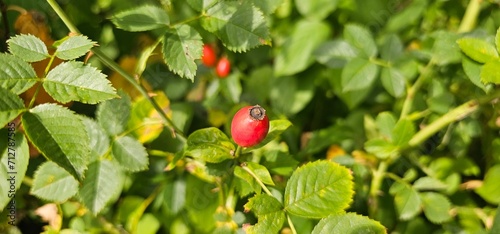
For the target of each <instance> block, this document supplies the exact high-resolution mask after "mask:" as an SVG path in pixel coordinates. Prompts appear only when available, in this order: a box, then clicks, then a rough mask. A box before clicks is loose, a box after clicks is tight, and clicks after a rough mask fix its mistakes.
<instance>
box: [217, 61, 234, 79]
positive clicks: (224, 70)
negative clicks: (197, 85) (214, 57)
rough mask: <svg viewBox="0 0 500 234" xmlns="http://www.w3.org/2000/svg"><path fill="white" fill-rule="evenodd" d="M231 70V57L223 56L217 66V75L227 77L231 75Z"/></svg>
mask: <svg viewBox="0 0 500 234" xmlns="http://www.w3.org/2000/svg"><path fill="white" fill-rule="evenodd" d="M230 71H231V62H229V59H227V57H222V58H221V59H220V60H219V62H218V63H217V67H215V72H216V73H217V76H219V77H220V78H226V76H227V75H229V72H230Z"/></svg>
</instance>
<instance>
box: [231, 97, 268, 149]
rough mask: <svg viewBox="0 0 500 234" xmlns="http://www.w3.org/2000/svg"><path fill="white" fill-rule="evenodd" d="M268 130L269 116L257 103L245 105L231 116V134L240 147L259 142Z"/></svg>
mask: <svg viewBox="0 0 500 234" xmlns="http://www.w3.org/2000/svg"><path fill="white" fill-rule="evenodd" d="M268 131H269V118H268V117H267V115H266V110H265V109H264V108H262V107H260V106H259V105H255V106H245V107H243V108H241V109H240V110H239V111H238V112H236V114H235V115H234V117H233V121H232V122H231V135H232V137H233V140H234V142H236V144H238V145H239V146H242V147H251V146H254V145H257V144H259V143H260V142H261V141H262V140H264V138H266V136H267V132H268Z"/></svg>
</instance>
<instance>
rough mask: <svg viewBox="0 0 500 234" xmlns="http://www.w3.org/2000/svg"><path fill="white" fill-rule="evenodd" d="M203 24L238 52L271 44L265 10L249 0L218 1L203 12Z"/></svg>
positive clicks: (230, 48)
mask: <svg viewBox="0 0 500 234" xmlns="http://www.w3.org/2000/svg"><path fill="white" fill-rule="evenodd" d="M201 25H202V26H203V28H204V29H206V30H207V31H209V32H212V33H214V34H215V35H217V37H219V38H220V40H221V41H222V43H223V44H224V46H225V47H226V48H228V49H229V50H231V51H235V52H245V51H247V50H249V49H252V48H254V47H256V46H259V45H263V44H269V42H268V41H269V40H270V37H269V29H268V27H267V25H266V20H265V18H264V15H263V13H262V12H261V11H260V9H258V8H257V7H255V6H253V5H252V4H250V3H248V2H237V1H222V2H218V3H217V4H215V5H214V6H212V7H210V8H209V9H208V10H207V12H206V13H205V14H204V17H203V18H202V19H201Z"/></svg>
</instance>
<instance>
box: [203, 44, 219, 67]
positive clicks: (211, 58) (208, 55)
mask: <svg viewBox="0 0 500 234" xmlns="http://www.w3.org/2000/svg"><path fill="white" fill-rule="evenodd" d="M201 61H202V62H203V64H205V66H207V67H213V66H215V63H216V62H217V55H216V54H215V49H214V48H213V47H212V46H211V45H208V44H205V45H203V55H202V57H201Z"/></svg>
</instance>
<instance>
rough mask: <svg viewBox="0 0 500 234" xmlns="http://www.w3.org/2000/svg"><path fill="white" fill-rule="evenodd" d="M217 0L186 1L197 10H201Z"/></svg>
mask: <svg viewBox="0 0 500 234" xmlns="http://www.w3.org/2000/svg"><path fill="white" fill-rule="evenodd" d="M216 2H217V0H187V3H188V4H189V5H190V6H191V7H192V8H193V9H195V10H197V11H203V10H206V9H208V8H209V7H210V6H212V5H214V4H215V3H216Z"/></svg>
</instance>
